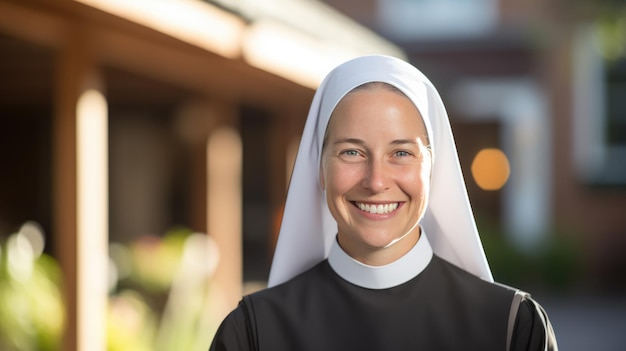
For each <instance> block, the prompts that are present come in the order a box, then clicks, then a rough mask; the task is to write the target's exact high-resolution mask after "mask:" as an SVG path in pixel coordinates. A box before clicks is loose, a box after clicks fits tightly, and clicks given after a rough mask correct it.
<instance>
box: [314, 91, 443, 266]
mask: <svg viewBox="0 0 626 351" xmlns="http://www.w3.org/2000/svg"><path fill="white" fill-rule="evenodd" d="M325 140H326V141H325V144H324V145H325V146H324V150H323V153H322V167H321V170H320V183H321V185H322V188H324V189H325V190H326V200H327V202H328V207H329V208H330V212H331V213H332V215H333V217H334V218H335V220H336V221H337V225H338V240H339V244H340V245H341V247H342V248H343V249H344V250H345V251H346V252H347V253H348V254H349V255H350V256H352V257H353V258H355V259H357V260H359V261H361V262H363V263H367V264H372V265H382V264H386V263H389V262H392V261H393V260H396V259H398V258H399V257H401V256H402V255H404V254H405V253H406V252H408V251H409V250H410V249H411V248H412V247H413V245H414V244H415V242H416V241H417V239H418V238H419V226H415V224H416V223H417V221H418V220H419V219H420V217H421V216H422V214H423V213H424V210H425V206H426V200H427V196H428V187H429V178H430V170H431V157H430V151H429V150H428V149H427V132H426V129H425V127H424V123H423V121H422V119H421V116H420V114H419V112H418V110H417V108H416V107H415V106H414V105H413V103H412V102H411V101H410V100H409V99H408V98H407V97H406V96H404V95H403V94H402V93H400V92H399V91H393V90H391V89H390V88H388V87H384V86H382V87H381V86H380V85H376V86H373V87H368V88H364V89H357V90H354V91H352V92H351V93H349V94H348V95H346V96H345V97H344V98H343V99H342V100H341V101H340V102H339V104H338V105H337V107H336V108H335V111H334V112H333V114H332V116H331V119H330V121H329V125H328V129H327V135H326V139H325ZM303 205H304V204H303ZM409 232H410V233H409ZM407 233H409V234H408V235H407V236H406V237H404V238H403V239H402V240H400V241H398V242H397V243H395V244H393V245H390V244H391V243H393V242H394V241H395V240H398V239H399V238H401V237H403V236H404V235H405V234H407ZM388 245H390V246H388Z"/></svg>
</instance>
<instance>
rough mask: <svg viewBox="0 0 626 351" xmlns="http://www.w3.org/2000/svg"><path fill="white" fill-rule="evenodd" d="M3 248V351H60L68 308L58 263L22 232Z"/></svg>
mask: <svg viewBox="0 0 626 351" xmlns="http://www.w3.org/2000/svg"><path fill="white" fill-rule="evenodd" d="M0 245H1V246H2V248H1V249H0V256H1V258H0V350H3V351H52V350H58V349H59V346H60V344H61V337H62V332H63V326H64V322H65V316H64V312H65V309H64V308H63V301H62V296H61V290H60V277H61V274H60V268H59V266H58V264H57V262H56V261H55V260H54V259H53V258H51V257H50V256H47V255H45V254H38V253H37V252H34V250H33V248H32V247H31V246H28V245H30V244H29V242H28V241H27V240H26V239H25V238H24V237H23V236H22V235H21V234H20V233H16V234H13V235H11V236H10V237H9V238H7V240H6V241H4V242H2V243H0Z"/></svg>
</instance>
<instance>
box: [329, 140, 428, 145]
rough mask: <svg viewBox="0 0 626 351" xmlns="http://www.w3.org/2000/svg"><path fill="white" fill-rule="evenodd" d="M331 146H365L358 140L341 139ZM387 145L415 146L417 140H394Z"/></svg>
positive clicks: (363, 142) (362, 141) (363, 141)
mask: <svg viewBox="0 0 626 351" xmlns="http://www.w3.org/2000/svg"><path fill="white" fill-rule="evenodd" d="M333 144H334V145H338V144H356V145H365V144H366V142H365V140H362V139H358V138H341V139H337V140H335V142H333ZM389 144H391V145H404V144H412V145H417V139H396V140H392V141H391V142H390V143H389Z"/></svg>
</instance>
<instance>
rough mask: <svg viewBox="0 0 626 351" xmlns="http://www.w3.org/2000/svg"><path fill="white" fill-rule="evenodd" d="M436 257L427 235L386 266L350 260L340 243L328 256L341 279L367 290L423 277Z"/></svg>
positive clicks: (335, 243)
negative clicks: (420, 275)
mask: <svg viewBox="0 0 626 351" xmlns="http://www.w3.org/2000/svg"><path fill="white" fill-rule="evenodd" d="M432 257H433V250H432V248H431V247H430V242H428V238H427V237H426V235H424V232H422V234H421V235H420V239H419V240H418V241H417V243H416V244H415V246H413V248H412V249H411V250H410V251H409V252H407V253H406V255H404V256H402V257H400V258H399V259H398V260H396V261H394V262H391V263H389V264H386V265H384V266H369V265H366V264H364V263H361V262H359V261H357V260H355V259H354V258H352V257H350V256H349V255H348V254H347V253H346V252H345V251H343V249H342V248H341V246H339V243H338V242H337V240H333V244H332V246H331V248H330V252H329V254H328V263H329V264H330V267H331V268H332V269H333V271H335V273H337V274H338V275H339V276H340V277H341V278H343V279H345V280H347V281H348V282H350V283H352V284H354V285H357V286H360V287H362V288H367V289H388V288H392V287H394V286H398V285H400V284H404V283H406V282H408V281H409V280H411V279H413V278H415V277H416V276H417V275H418V274H420V273H421V272H422V271H423V270H424V269H425V268H426V266H428V263H430V260H431V259H432Z"/></svg>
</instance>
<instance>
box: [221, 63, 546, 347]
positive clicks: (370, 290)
mask: <svg viewBox="0 0 626 351" xmlns="http://www.w3.org/2000/svg"><path fill="white" fill-rule="evenodd" d="M268 285H269V287H270V288H269V289H266V290H263V291H260V292H257V293H255V294H252V295H250V296H246V297H244V299H243V300H242V303H240V305H239V306H238V308H237V309H235V310H234V311H233V312H232V313H231V314H230V315H229V316H228V317H227V318H226V319H225V320H224V321H223V322H222V325H221V326H220V329H219V330H218V332H217V335H216V337H215V339H214V341H213V345H212V346H211V350H228V351H231V350H272V351H281V350H299V351H300V350H419V349H422V350H424V349H425V350H556V342H555V339H554V335H553V332H552V328H551V325H550V323H549V321H548V319H547V316H546V314H545V312H544V311H543V309H542V308H541V307H540V306H539V305H538V304H537V303H536V302H535V301H534V300H532V299H531V298H530V297H529V296H528V295H527V294H524V293H522V292H519V291H517V290H515V289H512V288H508V287H504V286H500V285H497V284H495V283H493V278H492V276H491V272H490V270H489V266H488V264H487V261H486V259H485V255H484V252H483V248H482V244H481V242H480V238H479V236H478V233H477V230H476V225H475V222H474V218H473V215H472V211H471V208H470V205H469V201H468V198H467V192H466V190H465V185H464V182H463V177H462V174H461V170H460V167H459V162H458V156H457V153H456V148H455V145H454V140H453V137H452V133H451V130H450V125H449V121H448V116H447V113H446V111H445V108H444V106H443V103H442V102H441V99H440V97H439V95H438V93H437V91H436V89H435V88H434V86H433V85H432V84H431V83H430V81H429V80H428V79H427V78H426V77H425V76H424V75H423V74H422V73H421V72H419V71H418V70H417V69H416V68H415V67H413V66H411V65H410V64H408V63H406V62H404V61H402V60H399V59H395V58H391V57H386V56H364V57H360V58H356V59H353V60H351V61H348V62H346V63H344V64H342V65H340V66H339V67H337V68H336V69H334V70H333V71H332V72H331V73H330V74H329V75H328V76H327V77H326V78H325V80H324V81H323V82H322V84H321V85H320V88H319V89H318V91H317V92H316V94H315V97H314V99H313V102H312V105H311V109H310V111H309V115H308V119H307V122H306V125H305V128H304V132H303V136H302V140H301V144H300V149H299V151H298V156H297V159H296V164H295V167H294V171H293V174H292V179H291V183H290V187H289V192H288V196H287V202H286V207H285V213H284V216H283V222H282V225H281V231H280V234H279V239H278V243H277V248H276V252H275V254H274V261H273V264H272V269H271V273H270V279H269V283H268Z"/></svg>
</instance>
